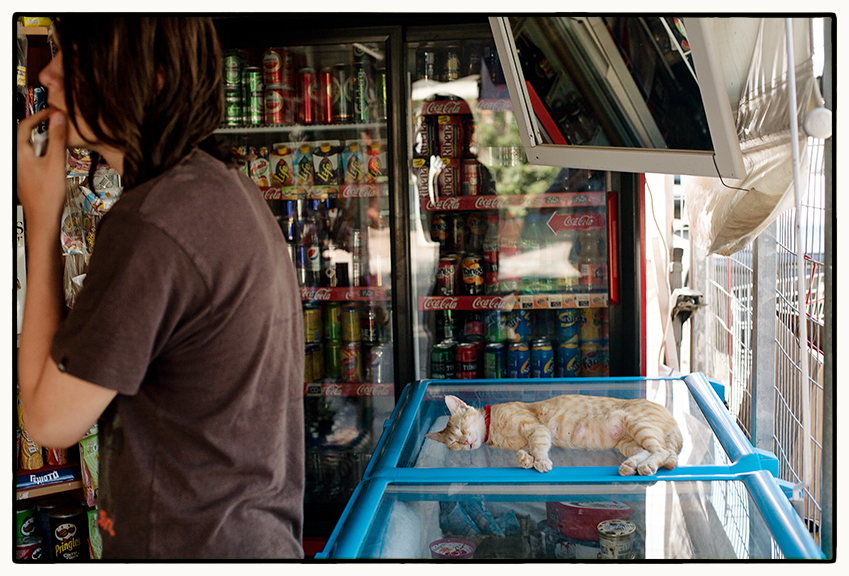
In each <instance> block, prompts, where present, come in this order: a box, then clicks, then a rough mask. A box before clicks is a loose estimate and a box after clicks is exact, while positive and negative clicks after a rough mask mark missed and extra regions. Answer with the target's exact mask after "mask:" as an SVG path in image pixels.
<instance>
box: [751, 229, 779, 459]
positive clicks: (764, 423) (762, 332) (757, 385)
mask: <svg viewBox="0 0 849 576" xmlns="http://www.w3.org/2000/svg"><path fill="white" fill-rule="evenodd" d="M776 229H777V224H776V223H775V222H773V223H772V224H770V225H769V226H768V227H767V228H766V229H765V230H764V231H763V232H761V233H760V235H759V236H758V237H757V238H756V239H755V241H754V243H753V250H752V256H753V268H752V282H753V284H754V286H753V291H754V296H755V298H754V302H753V306H752V315H753V316H754V325H753V326H752V330H753V332H754V334H753V335H752V340H753V343H754V347H753V350H752V413H751V427H752V430H751V440H752V444H754V445H755V447H756V448H760V449H763V450H769V451H770V452H771V451H773V450H775V447H774V445H773V438H774V436H775V362H776V360H775V322H776V296H775V290H776V279H777V269H776V268H777V266H776Z"/></svg>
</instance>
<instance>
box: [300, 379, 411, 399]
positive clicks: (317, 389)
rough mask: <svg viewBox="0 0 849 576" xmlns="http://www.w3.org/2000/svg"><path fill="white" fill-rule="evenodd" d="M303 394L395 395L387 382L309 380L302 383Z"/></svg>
mask: <svg viewBox="0 0 849 576" xmlns="http://www.w3.org/2000/svg"><path fill="white" fill-rule="evenodd" d="M304 396H309V397H320V396H332V397H345V398H352V397H364V396H368V397H374V396H381V397H387V398H391V397H394V396H395V387H394V384H392V383H387V382H357V383H349V382H309V383H307V384H304Z"/></svg>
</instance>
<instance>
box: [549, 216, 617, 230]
mask: <svg viewBox="0 0 849 576" xmlns="http://www.w3.org/2000/svg"><path fill="white" fill-rule="evenodd" d="M548 226H549V228H551V229H552V230H553V231H554V233H555V234H556V233H557V232H560V231H561V230H602V229H604V215H603V214H560V213H558V212H555V213H554V214H552V215H551V218H549V219H548Z"/></svg>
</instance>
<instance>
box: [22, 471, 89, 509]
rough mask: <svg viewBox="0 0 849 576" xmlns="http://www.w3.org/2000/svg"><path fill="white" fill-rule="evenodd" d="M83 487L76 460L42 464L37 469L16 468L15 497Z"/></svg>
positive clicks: (24, 497)
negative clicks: (57, 464)
mask: <svg viewBox="0 0 849 576" xmlns="http://www.w3.org/2000/svg"><path fill="white" fill-rule="evenodd" d="M82 487H83V482H82V475H81V472H80V465H79V463H78V462H73V463H70V464H65V465H62V466H44V467H42V468H39V469H38V470H18V473H17V478H16V488H17V499H18V500H26V499H28V498H38V497H41V496H48V495H50V494H58V493H60V492H67V491H69V490H76V489H79V488H82Z"/></svg>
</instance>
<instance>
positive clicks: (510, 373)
mask: <svg viewBox="0 0 849 576" xmlns="http://www.w3.org/2000/svg"><path fill="white" fill-rule="evenodd" d="M507 377H508V378H530V377H531V351H530V349H529V348H528V345H527V344H526V343H525V342H512V343H511V344H510V347H509V348H508V349H507Z"/></svg>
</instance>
